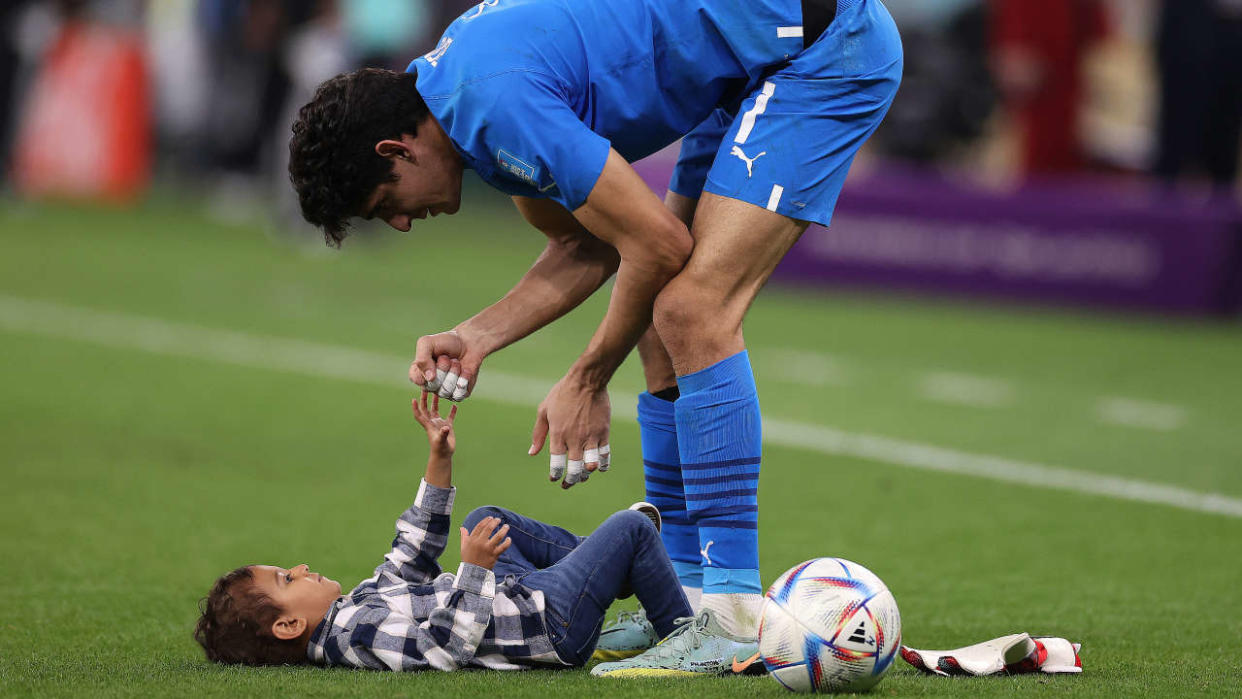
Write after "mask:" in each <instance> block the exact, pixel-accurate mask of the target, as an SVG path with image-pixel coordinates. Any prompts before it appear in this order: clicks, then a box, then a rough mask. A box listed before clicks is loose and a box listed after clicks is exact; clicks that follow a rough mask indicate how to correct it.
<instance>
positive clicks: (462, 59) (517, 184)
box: [408, 0, 803, 211]
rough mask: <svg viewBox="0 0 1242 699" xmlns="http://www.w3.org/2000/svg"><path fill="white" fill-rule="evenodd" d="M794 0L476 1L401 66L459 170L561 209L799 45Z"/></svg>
mask: <svg viewBox="0 0 1242 699" xmlns="http://www.w3.org/2000/svg"><path fill="white" fill-rule="evenodd" d="M801 21H802V9H801V4H800V2H799V0H484V2H482V3H480V4H479V5H477V6H475V7H473V8H471V9H470V10H468V11H467V12H466V13H465V14H463V15H462V16H461V17H459V18H458V19H457V20H456V21H454V22H453V23H452V24H451V25H449V27H448V29H447V30H446V31H445V32H444V35H443V37H442V38H441V39H440V42H439V44H438V45H437V47H436V48H435V50H433V51H432V52H430V53H428V54H426V55H425V56H422V57H420V58H418V59H415V60H414V61H413V62H411V63H410V66H409V68H408V70H409V71H411V72H416V73H417V75H418V90H419V93H420V94H421V95H422V97H423V99H424V100H425V101H426V103H427V107H428V108H429V109H430V110H431V113H432V114H433V115H434V116H435V117H436V119H437V120H438V121H439V122H440V124H441V126H442V127H443V128H444V130H445V131H446V132H447V134H448V136H449V138H450V139H451V140H452V142H453V144H454V145H455V146H456V148H457V150H458V151H459V152H460V153H461V155H462V157H463V159H464V160H465V164H466V166H467V167H469V168H471V169H473V170H475V171H476V172H477V173H478V174H479V176H480V177H482V178H483V180H484V181H486V182H487V183H488V184H490V185H492V186H494V187H496V188H497V189H500V190H501V191H504V192H507V193H509V194H514V195H521V196H528V197H540V198H550V199H553V200H555V201H557V202H559V203H560V204H562V205H563V206H565V207H566V208H567V209H569V210H571V211H572V210H574V209H576V208H578V207H579V206H581V205H582V204H583V203H584V202H585V201H586V198H587V195H588V194H589V193H590V192H591V189H592V188H593V187H594V186H595V181H596V180H597V179H598V178H599V175H600V172H601V171H602V170H603V168H604V162H605V160H606V159H607V157H608V149H609V147H610V146H611V147H612V148H615V149H616V150H617V152H618V153H620V154H621V156H622V157H624V158H625V159H626V160H628V161H634V160H637V159H639V158H642V157H644V156H647V155H649V154H651V153H653V152H655V151H657V150H659V149H661V148H663V147H664V146H667V145H669V144H670V143H672V142H674V141H676V140H677V139H678V138H680V137H681V136H683V135H685V134H686V133H688V132H690V131H691V130H692V129H694V128H695V127H696V126H698V125H699V124H700V123H702V122H703V121H704V120H705V119H707V118H708V117H709V116H710V115H711V114H712V112H713V109H715V108H716V107H717V106H718V105H720V104H721V103H722V102H725V103H727V102H729V101H730V100H733V101H735V102H740V101H741V99H742V97H744V96H745V95H746V94H747V93H748V92H749V91H750V90H751V88H753V87H754V86H755V85H757V84H758V83H759V82H760V80H761V79H762V78H763V77H764V75H765V73H766V72H769V71H770V69H771V68H772V67H773V66H776V65H779V64H783V63H787V62H788V61H789V60H790V59H791V58H792V57H793V56H796V55H797V54H798V53H800V52H801V51H802V50H803V43H802V31H801V27H800V26H798V25H800V24H801Z"/></svg>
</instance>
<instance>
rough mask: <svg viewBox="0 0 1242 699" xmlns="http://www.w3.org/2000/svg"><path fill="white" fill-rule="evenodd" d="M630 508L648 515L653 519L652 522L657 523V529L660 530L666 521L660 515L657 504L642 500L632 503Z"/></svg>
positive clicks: (648, 517)
mask: <svg viewBox="0 0 1242 699" xmlns="http://www.w3.org/2000/svg"><path fill="white" fill-rule="evenodd" d="M629 509H631V510H634V511H635V512H641V513H643V514H645V515H647V519H649V520H651V523H652V524H654V525H655V528H656V531H660V526H661V525H662V524H663V523H664V520H663V518H661V517H660V510H659V509H658V508H656V506H655V505H652V504H651V503H649V502H644V501H642V500H640V501H638V502H636V503H634V504H633V505H630V507H629Z"/></svg>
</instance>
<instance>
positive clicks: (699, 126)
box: [289, 0, 902, 674]
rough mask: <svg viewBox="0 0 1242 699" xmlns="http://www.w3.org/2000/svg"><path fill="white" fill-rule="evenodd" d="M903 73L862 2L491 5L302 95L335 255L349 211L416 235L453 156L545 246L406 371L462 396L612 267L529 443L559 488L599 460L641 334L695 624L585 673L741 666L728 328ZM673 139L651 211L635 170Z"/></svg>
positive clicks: (743, 532)
mask: <svg viewBox="0 0 1242 699" xmlns="http://www.w3.org/2000/svg"><path fill="white" fill-rule="evenodd" d="M901 68H902V51H901V42H900V38H899V37H898V34H897V30H896V27H895V26H894V24H893V22H892V19H891V18H890V17H889V15H888V12H887V10H885V8H884V7H883V5H882V4H881V3H880V2H879V0H801V2H800V1H799V0H677V1H676V2H669V1H665V0H607V1H604V0H484V2H482V3H480V4H479V5H477V6H475V7H474V8H472V9H470V10H468V11H467V12H466V13H465V14H463V15H462V16H461V17H459V18H458V19H457V20H456V21H454V22H453V23H452V24H451V25H450V26H449V27H448V29H447V30H446V31H445V33H444V35H443V37H442V38H441V39H440V41H439V44H438V45H437V46H436V48H435V49H434V50H433V51H431V52H430V53H428V54H426V55H425V56H422V57H420V58H418V59H416V60H414V61H413V62H412V63H411V64H410V66H409V68H408V70H407V72H406V73H404V74H400V73H392V72H388V71H379V70H362V71H358V72H355V73H352V74H347V75H342V76H338V77H336V78H333V79H332V80H330V81H328V82H326V83H325V84H324V85H322V86H321V87H320V89H319V90H318V92H317V93H316V95H315V97H314V99H313V100H312V101H311V102H310V103H309V104H308V105H306V106H305V107H304V108H303V109H302V111H301V113H300V115H299V118H298V121H297V123H295V125H294V132H293V138H292V140H291V142H290V155H291V160H290V166H289V168H290V175H291V178H292V181H293V184H294V186H295V188H296V189H297V191H298V194H299V197H300V201H301V205H302V211H303V214H304V216H305V218H306V219H307V220H308V221H310V222H311V223H314V224H316V225H318V226H320V227H321V228H323V230H324V232H325V237H326V238H327V240H328V242H329V243H330V244H339V243H340V241H341V240H342V239H343V238H344V237H345V235H346V227H347V225H348V221H349V219H350V218H351V217H355V216H360V217H363V218H379V219H382V220H384V221H386V222H388V223H389V224H390V225H391V226H393V227H394V228H396V229H398V230H401V231H408V230H409V229H410V227H411V225H412V223H413V221H414V219H422V218H425V217H427V216H429V215H430V216H434V215H437V214H441V213H445V214H451V213H455V212H456V211H457V210H458V207H459V205H460V199H461V178H462V172H463V170H464V169H466V168H469V169H471V170H474V171H475V172H476V173H477V174H478V175H479V176H480V177H482V178H483V180H484V181H486V182H487V183H488V184H490V185H492V186H494V187H496V188H498V189H500V190H502V191H504V192H506V193H508V194H510V195H512V196H513V199H514V203H515V204H516V206H517V209H518V211H519V212H520V213H521V214H522V215H523V216H524V217H525V218H526V220H527V221H529V222H530V223H531V224H532V225H533V226H534V227H535V228H537V229H539V230H540V231H541V232H543V233H544V234H545V235H546V236H547V238H548V243H547V247H546V248H545V250H544V252H543V254H542V255H540V257H539V258H538V259H537V260H536V261H535V263H534V265H533V266H532V267H531V268H530V269H529V270H527V272H526V273H525V275H524V276H523V277H522V278H521V279H520V280H519V281H518V282H517V284H516V286H514V287H513V289H512V291H510V292H509V294H507V295H506V296H505V297H504V298H502V299H501V300H500V301H498V302H496V303H495V304H493V305H491V306H489V307H488V308H485V309H483V310H482V311H480V312H479V313H478V314H477V315H475V316H474V317H472V318H469V319H467V320H465V321H463V322H462V323H460V324H459V325H457V326H456V327H455V328H453V329H452V330H449V331H447V332H441V333H437V334H432V335H427V336H424V337H422V338H420V339H419V341H418V346H417V350H416V357H415V360H414V362H413V364H412V365H411V368H410V378H411V380H413V381H414V382H415V383H416V384H419V385H420V386H430V387H431V388H433V389H436V390H438V391H439V392H440V395H442V396H445V397H450V398H452V399H454V400H461V399H463V398H465V397H466V396H467V395H469V393H470V391H471V390H472V389H473V387H474V385H475V382H476V380H477V378H478V373H479V369H480V367H481V365H482V363H483V361H484V359H485V358H486V357H487V356H488V355H490V354H491V353H492V352H495V351H497V350H500V349H501V348H503V347H505V346H507V345H509V344H511V343H513V342H516V341H518V340H520V339H521V338H523V337H525V336H526V335H529V334H530V333H532V332H534V331H536V330H538V329H539V328H541V327H543V326H545V325H547V324H548V323H551V322H552V321H554V320H556V319H557V318H559V317H561V316H562V315H564V314H565V313H567V312H568V311H569V310H571V309H573V308H574V307H576V306H577V305H579V304H580V303H582V301H583V300H585V299H586V298H587V297H588V296H590V295H591V294H592V293H593V292H594V291H596V290H597V289H598V288H599V287H600V286H601V285H603V284H604V282H605V281H607V280H608V279H609V278H610V277H612V276H613V274H615V275H616V282H615V285H614V287H613V290H612V296H611V301H610V303H609V306H608V310H607V313H606V314H605V316H604V318H603V321H602V322H601V324H600V325H599V328H598V330H597V331H596V332H595V334H594V335H593V336H592V338H591V339H590V341H589V342H588V343H587V345H586V348H585V349H584V351H583V352H582V354H581V356H580V357H579V358H578V360H577V361H576V362H574V364H573V365H572V366H571V367H570V368H569V370H568V372H567V373H566V374H565V376H564V377H563V378H562V379H561V380H560V381H559V382H558V383H557V384H556V385H555V386H554V387H553V388H552V389H551V391H550V392H549V393H548V395H547V397H546V399H545V400H544V401H543V403H542V404H541V405H540V406H539V410H538V414H537V417H536V421H535V427H534V431H533V434H532V440H531V441H532V444H531V448H530V453H531V454H536V453H538V452H539V451H540V450H541V449H542V448H543V446H544V444H545V443H549V444H548V446H549V452H550V455H551V475H552V479H553V480H561V479H562V477H563V480H562V487H566V488H567V487H570V486H572V485H574V484H575V483H577V482H580V481H581V480H585V479H586V477H587V475H588V474H589V473H591V472H594V471H596V470H597V469H606V467H607V464H608V460H609V453H608V452H609V447H608V434H609V420H610V413H611V409H610V405H609V400H608V394H607V392H606V386H607V384H608V381H609V379H610V378H611V376H612V374H613V372H614V371H615V370H616V368H617V367H618V365H620V364H621V362H622V360H623V359H624V358H625V357H626V355H627V354H628V353H629V352H630V350H631V349H633V348H634V346H635V345H637V346H638V349H639V354H640V356H641V358H642V362H643V370H644V374H645V377H646V383H647V389H648V391H647V392H645V393H643V394H642V395H641V396H640V397H639V406H638V412H639V423H640V426H641V434H642V450H643V461H644V464H645V476H646V487H647V495H648V499H649V500H650V501H651V502H653V503H655V504H656V505H657V506H658V507H659V508H660V510H661V512H662V513H663V514H664V517H665V522H666V527H665V530H664V532H663V537H664V541H665V544H666V546H667V548H668V550H669V554H670V556H671V557H672V559H673V561H674V565H675V566H676V569H677V571H678V576H679V579H680V582H681V584H682V585H683V586H684V587H685V588H686V590H687V591H688V593H689V595H690V596H691V598H692V602H693V603H694V605H695V606H696V608H699V607H701V608H703V609H705V610H707V611H708V612H709V614H707V615H702V618H708V619H710V620H711V621H712V623H711V624H706V625H696V626H695V627H694V628H691V629H689V630H687V631H685V632H684V633H682V630H679V634H678V639H679V640H678V642H677V643H664V644H661V646H659V647H657V648H654V649H652V650H651V651H650V652H649V653H644V654H643V655H640V656H638V657H636V658H632V659H630V660H628V661H625V663H622V664H619V665H618V664H608V665H605V666H599V667H597V668H596V669H595V671H596V672H597V674H609V673H613V672H616V671H620V670H623V669H626V668H630V669H633V668H635V667H642V668H645V669H650V670H653V671H657V670H663V671H666V672H667V673H669V674H680V673H687V672H720V671H722V669H724V668H738V667H743V668H744V667H745V664H746V663H747V662H753V658H740V659H739V658H737V657H728V656H723V655H722V656H720V657H713V656H712V654H713V653H715V652H716V650H717V649H719V648H731V647H735V646H733V645H729V644H728V643H721V644H716V643H713V642H708V641H711V640H712V637H723V640H727V641H729V642H730V643H734V642H736V641H741V640H748V639H749V640H751V641H753V639H754V637H755V634H756V631H757V628H756V627H757V616H758V610H759V606H760V600H761V599H762V597H761V591H762V585H761V580H760V575H759V556H758V533H757V525H758V504H757V503H758V500H757V493H758V481H759V465H760V460H761V449H760V439H761V432H760V413H759V402H758V397H757V393H756V388H755V383H754V378H753V376H752V373H751V367H750V362H749V359H748V357H747V353H746V347H745V343H744V340H743V336H742V321H743V318H744V316H745V314H746V310H747V309H748V308H749V306H750V304H751V302H752V301H753V300H754V298H755V296H756V294H757V293H758V292H759V289H760V288H761V287H762V286H763V284H764V282H765V281H766V280H767V278H768V276H769V275H770V274H771V273H772V270H773V269H774V268H775V266H776V264H777V263H778V262H779V261H780V259H781V257H782V256H783V255H784V254H785V253H786V252H787V251H788V250H789V248H790V246H792V245H793V244H794V242H795V241H796V240H797V239H798V237H799V236H800V235H801V233H802V232H803V231H804V230H805V229H806V226H807V225H808V224H809V223H811V222H815V223H820V224H824V225H827V224H828V223H829V220H830V219H831V217H832V211H833V208H834V206H835V204H836V200H837V196H838V194H839V192H840V189H841V186H842V182H843V181H844V179H845V176H846V173H847V171H848V169H849V166H850V163H851V162H852V160H853V157H854V155H855V154H856V153H857V151H858V149H859V148H860V147H861V145H862V144H863V142H864V141H866V139H867V138H868V137H869V136H870V135H871V134H872V133H873V132H874V130H875V129H876V128H877V127H878V126H879V123H880V121H881V120H882V119H883V117H884V115H885V113H886V112H887V110H888V107H889V105H890V104H891V102H892V99H893V97H894V95H895V93H896V90H897V86H898V83H899V82H900V76H901ZM678 138H682V146H681V155H680V158H679V161H678V163H677V167H676V170H675V172H674V174H673V178H672V182H671V183H670V189H669V193H668V195H667V197H666V198H665V201H664V202H663V203H661V202H660V201H659V199H658V198H657V197H656V196H655V195H654V194H653V193H652V192H651V190H650V189H649V188H648V187H647V186H646V185H645V184H644V183H643V181H642V180H641V179H640V178H639V177H638V175H637V174H635V172H634V170H633V169H632V168H631V167H630V166H629V162H631V161H633V160H636V159H638V158H642V157H644V156H646V155H648V154H650V153H653V152H655V151H656V150H659V149H660V148H663V147H664V146H666V145H668V144H670V143H672V142H674V141H675V140H676V139H678ZM437 262H440V263H443V264H444V265H445V269H446V271H448V270H452V271H457V272H460V271H462V270H463V269H465V266H464V265H465V263H466V262H467V261H465V260H455V259H453V258H452V257H449V258H447V259H444V260H437ZM661 649H663V650H661ZM754 657H757V654H756V655H755V656H754ZM739 662H740V663H741V665H739V664H738V663H739ZM626 663H628V664H626ZM601 668H602V669H601Z"/></svg>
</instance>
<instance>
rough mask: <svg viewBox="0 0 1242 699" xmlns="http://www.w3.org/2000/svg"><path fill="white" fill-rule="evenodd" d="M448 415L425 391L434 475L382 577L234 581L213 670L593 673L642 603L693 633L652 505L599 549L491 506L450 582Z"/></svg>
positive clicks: (264, 570) (267, 569) (249, 572)
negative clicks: (631, 610) (444, 556)
mask: <svg viewBox="0 0 1242 699" xmlns="http://www.w3.org/2000/svg"><path fill="white" fill-rule="evenodd" d="M439 403H440V401H439V398H438V397H437V398H434V399H433V402H432V404H431V405H430V406H428V404H427V393H426V392H424V393H423V395H422V398H421V400H420V399H415V400H414V401H413V408H414V417H415V418H416V419H417V420H418V423H419V424H420V425H422V426H423V427H424V428H425V429H426V430H427V441H428V442H429V444H430V455H429V457H428V459H427V473H426V475H425V476H424V477H423V481H422V484H421V485H420V486H419V489H418V496H417V497H416V498H415V499H414V504H413V505H412V506H411V507H410V509H408V510H406V511H405V513H404V514H402V515H401V518H400V519H399V520H397V537H396V538H395V539H394V540H393V544H392V551H391V552H390V553H389V554H388V555H387V556H385V558H384V562H383V563H381V564H380V566H379V567H378V568H376V569H375V574H374V575H373V576H372V577H370V578H368V579H367V580H364V581H362V582H361V583H360V584H359V585H358V586H357V587H355V588H354V589H353V590H352V591H351V592H350V593H349V594H348V595H342V594H341V586H340V583H337V582H336V581H334V580H332V579H330V578H326V577H324V576H322V575H320V574H318V573H313V572H311V571H310V569H309V568H308V567H307V566H306V565H299V566H296V567H293V568H282V567H279V566H265V565H253V566H246V567H243V568H238V569H237V570H234V571H232V572H230V573H227V574H225V575H224V576H222V577H221V578H220V579H219V580H217V581H216V583H215V585H214V586H213V587H212V589H211V592H210V594H209V595H208V596H207V598H206V600H204V602H203V604H202V605H201V607H202V617H201V618H200V619H199V620H198V625H197V627H196V628H195V630H194V638H195V640H197V641H198V642H199V644H201V645H202V646H203V649H204V650H205V651H206V653H207V658H208V659H210V660H213V661H216V662H220V663H244V664H247V665H279V664H297V663H306V662H311V663H315V664H318V665H344V666H349V667H360V668H373V669H379V670H400V671H405V670H419V669H423V668H427V667H431V668H435V669H437V670H445V671H449V670H456V669H458V668H461V667H485V668H491V669H496V670H518V669H523V668H528V667H532V666H544V667H548V666H550V667H564V666H582V665H585V664H586V662H587V661H588V660H590V658H591V654H592V652H593V651H594V649H595V644H596V641H597V640H598V638H599V633H600V627H601V625H602V623H603V619H604V613H605V611H606V610H607V609H608V606H609V605H610V604H612V602H613V600H614V599H617V598H624V597H628V596H629V595H630V594H636V595H637V596H638V599H639V601H641V602H642V605H643V609H645V610H646V613H647V616H648V618H649V619H650V621H651V623H652V625H653V626H654V627H655V630H656V632H657V633H658V634H659V635H660V637H664V636H666V635H668V634H669V633H670V632H672V631H673V630H674V629H676V628H678V626H679V624H678V621H679V619H680V621H681V622H682V623H681V625H685V622H686V620H685V619H681V618H682V617H690V616H692V615H693V612H692V611H691V610H690V605H689V603H688V602H687V601H686V597H685V595H684V594H683V593H682V591H681V586H680V585H679V584H678V582H677V575H676V573H674V571H673V566H672V563H670V562H669V558H668V554H667V553H666V552H665V550H664V545H663V544H662V543H661V541H660V536H659V534H658V533H657V526H656V524H655V522H657V521H658V518H659V515H658V513H656V511H655V509H654V508H652V507H651V506H650V505H647V506H646V507H645V508H644V507H639V511H635V510H634V509H631V510H624V511H621V512H618V513H616V514H614V515H612V516H611V517H609V518H608V519H607V520H605V521H604V523H603V524H601V525H600V526H599V528H598V529H596V530H595V532H594V533H593V534H591V536H589V537H579V536H575V535H574V534H571V533H570V532H568V531H566V530H564V529H561V528H560V527H554V526H551V525H548V524H544V523H542V522H538V521H535V520H533V519H530V518H527V517H523V516H521V515H518V514H515V513H513V512H509V511H508V510H503V509H501V508H498V507H482V508H479V509H477V510H474V511H473V512H471V513H470V514H469V515H467V516H466V519H465V526H463V527H461V528H460V533H461V561H462V562H461V566H460V567H459V568H458V569H457V574H456V575H454V574H453V573H445V572H442V571H441V570H440V566H439V565H438V564H437V562H436V559H438V558H439V557H440V554H441V553H442V552H443V551H444V547H445V546H446V545H447V544H448V539H449V516H450V515H451V514H452V511H453V498H454V495H455V494H456V489H455V488H454V487H453V486H452V457H453V450H454V448H455V447H456V436H455V435H454V432H453V421H454V419H455V418H456V414H457V407H456V406H454V407H453V409H452V411H451V412H450V413H449V415H448V417H441V416H440V413H439V409H440V405H439ZM644 505H645V503H644ZM647 508H650V510H649V511H650V512H651V513H652V514H651V515H649V514H646V513H644V511H642V510H646V509H647ZM649 517H651V518H649ZM497 578H500V579H501V580H500V581H498V580H497Z"/></svg>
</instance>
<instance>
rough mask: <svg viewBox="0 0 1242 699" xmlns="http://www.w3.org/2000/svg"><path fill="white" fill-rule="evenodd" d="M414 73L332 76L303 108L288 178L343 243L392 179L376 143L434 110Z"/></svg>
mask: <svg viewBox="0 0 1242 699" xmlns="http://www.w3.org/2000/svg"><path fill="white" fill-rule="evenodd" d="M415 79H416V76H415V74H413V73H398V72H396V71H392V70H383V69H380V68H363V69H361V70H356V71H354V72H352V73H343V74H341V75H338V76H336V77H335V78H332V79H331V80H328V81H327V82H325V83H324V84H322V85H320V86H319V89H318V90H316V91H315V97H314V98H313V99H311V101H310V102H308V103H307V104H306V106H304V107H302V110H301V111H300V112H298V119H297V121H295V122H294V123H293V137H292V138H290V139H289V180H290V181H291V182H292V183H293V188H294V189H295V190H297V193H298V199H299V201H300V202H301V205H302V216H303V218H305V219H306V220H307V221H309V222H310V223H312V224H314V225H316V226H319V227H320V228H322V229H323V235H324V240H325V241H327V243H328V245H329V246H332V247H340V246H341V241H342V240H344V239H345V236H346V235H347V233H346V229H347V228H348V227H349V218H350V217H351V216H356V215H357V214H358V212H359V210H360V209H361V208H362V206H363V203H364V202H365V201H366V199H367V197H368V196H370V195H371V193H372V192H374V191H375V188H376V187H378V186H379V185H380V184H382V183H383V182H386V181H392V180H393V179H394V176H393V173H392V163H391V162H389V160H388V159H387V158H384V157H382V156H380V155H379V154H377V153H376V152H375V144H376V143H378V142H380V141H382V140H384V139H389V138H391V139H400V138H401V137H402V135H404V134H409V135H410V136H417V135H418V125H419V124H420V123H422V121H423V119H425V118H426V117H427V116H428V114H429V112H428V111H427V104H426V103H425V102H423V98H422V96H420V95H419V94H418V88H417V87H416V85H415Z"/></svg>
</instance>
